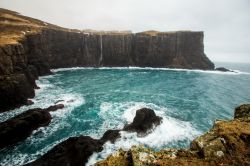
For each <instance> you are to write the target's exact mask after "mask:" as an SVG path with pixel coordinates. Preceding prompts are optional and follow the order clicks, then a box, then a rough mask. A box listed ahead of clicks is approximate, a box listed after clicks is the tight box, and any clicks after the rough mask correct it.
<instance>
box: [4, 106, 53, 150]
mask: <svg viewBox="0 0 250 166" xmlns="http://www.w3.org/2000/svg"><path fill="white" fill-rule="evenodd" d="M50 121H51V116H50V114H49V112H47V111H44V110H42V109H39V108H35V109H31V110H28V111H26V112H24V113H22V114H20V115H18V116H16V117H14V118H11V119H9V120H7V121H5V122H2V123H0V138H1V141H0V148H4V147H6V146H9V145H12V144H15V143H17V142H19V141H23V140H25V139H26V138H27V137H28V136H30V135H31V133H32V131H34V130H36V129H37V128H39V127H41V126H46V125H48V124H49V123H50Z"/></svg>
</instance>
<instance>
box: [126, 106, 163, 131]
mask: <svg viewBox="0 0 250 166" xmlns="http://www.w3.org/2000/svg"><path fill="white" fill-rule="evenodd" d="M161 120H162V118H161V117H159V116H156V114H155V112H154V111H153V110H151V109H148V108H142V109H139V110H137V111H136V115H135V117H134V120H133V122H132V123H131V124H128V125H125V126H124V128H123V130H124V131H130V132H137V133H138V134H139V135H141V136H144V135H146V134H147V133H148V132H150V130H151V129H153V127H154V126H157V125H159V124H160V123H161Z"/></svg>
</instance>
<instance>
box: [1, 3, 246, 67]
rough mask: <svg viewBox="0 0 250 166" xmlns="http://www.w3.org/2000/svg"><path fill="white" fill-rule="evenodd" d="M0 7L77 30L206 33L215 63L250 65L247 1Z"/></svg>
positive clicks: (205, 43) (46, 4)
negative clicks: (243, 63)
mask: <svg viewBox="0 0 250 166" xmlns="http://www.w3.org/2000/svg"><path fill="white" fill-rule="evenodd" d="M0 7H1V8H6V9H10V10H14V11H17V12H19V13H21V14H23V15H27V16H30V17H34V18H38V19H41V20H43V21H46V22H50V23H53V24H56V25H59V26H63V27H67V28H74V29H96V30H132V31H133V32H139V31H145V30H158V31H176V30H193V31H204V34H205V37H204V45H205V53H206V54H207V56H208V57H209V58H210V59H211V60H212V61H218V62H245V63H250V34H249V32H248V31H249V30H248V29H249V27H250V1H248V0H220V1H216V0H189V1H183V0H182V1H181V0H137V1H134V0H74V1H69V0H53V1H51V0H43V1H39V0H33V1H30V0H18V1H14V0H1V2H0Z"/></svg>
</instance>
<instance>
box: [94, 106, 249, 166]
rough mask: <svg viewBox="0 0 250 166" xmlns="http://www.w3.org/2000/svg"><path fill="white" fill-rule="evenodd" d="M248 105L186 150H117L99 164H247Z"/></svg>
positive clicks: (140, 148)
mask: <svg viewBox="0 0 250 166" xmlns="http://www.w3.org/2000/svg"><path fill="white" fill-rule="evenodd" d="M249 108H250V104H244V105H241V106H240V107H237V108H236V109H235V118H234V119H233V120H229V121H222V120H220V121H216V122H215V123H214V126H213V128H212V129H211V130H210V131H208V132H207V133H205V134H204V135H202V136H199V137H198V138H196V139H194V140H193V141H192V142H191V145H190V148H189V149H162V150H161V151H158V152H155V151H153V150H151V149H149V148H146V147H143V146H134V147H132V148H131V149H129V150H128V151H124V150H122V149H120V150H119V151H117V152H116V153H115V154H113V155H110V156H109V157H108V158H107V159H105V160H103V161H99V162H97V163H96V164H95V165H98V166H113V165H119V166H128V165H136V166H143V165H197V166H198V165H250V157H249V154H250V114H249V110H250V109H249Z"/></svg>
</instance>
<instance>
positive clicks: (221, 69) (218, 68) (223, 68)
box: [214, 67, 233, 72]
mask: <svg viewBox="0 0 250 166" xmlns="http://www.w3.org/2000/svg"><path fill="white" fill-rule="evenodd" d="M214 70H217V71H223V72H228V71H229V72H233V71H231V70H229V69H227V68H225V67H217V68H215V69H214Z"/></svg>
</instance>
